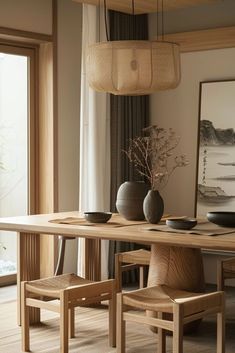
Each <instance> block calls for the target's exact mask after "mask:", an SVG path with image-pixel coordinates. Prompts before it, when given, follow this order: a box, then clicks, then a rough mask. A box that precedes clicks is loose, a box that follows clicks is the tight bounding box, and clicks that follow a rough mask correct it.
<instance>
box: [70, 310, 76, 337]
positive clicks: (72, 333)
mask: <svg viewBox="0 0 235 353" xmlns="http://www.w3.org/2000/svg"><path fill="white" fill-rule="evenodd" d="M74 337H75V308H71V309H69V338H74Z"/></svg>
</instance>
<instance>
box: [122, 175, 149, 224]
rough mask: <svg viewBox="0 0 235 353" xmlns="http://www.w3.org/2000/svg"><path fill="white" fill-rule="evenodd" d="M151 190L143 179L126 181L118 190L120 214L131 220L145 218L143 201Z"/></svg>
mask: <svg viewBox="0 0 235 353" xmlns="http://www.w3.org/2000/svg"><path fill="white" fill-rule="evenodd" d="M148 190H149V187H148V185H146V184H145V183H144V182H141V181H126V182H125V183H123V184H122V185H121V186H120V187H119V189H118V192H117V201H116V207H117V210H118V212H119V213H120V215H122V216H123V217H124V218H125V219H128V220H130V221H141V220H144V213H143V201H144V198H145V196H146V195H147V192H148Z"/></svg>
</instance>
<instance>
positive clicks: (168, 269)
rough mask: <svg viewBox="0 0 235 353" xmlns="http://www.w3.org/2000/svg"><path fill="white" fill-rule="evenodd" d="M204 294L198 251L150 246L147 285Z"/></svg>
mask: <svg viewBox="0 0 235 353" xmlns="http://www.w3.org/2000/svg"><path fill="white" fill-rule="evenodd" d="M157 284H166V285H167V286H169V287H171V288H177V289H183V290H188V291H190V292H204V291H205V281H204V271H203V263H202V255H201V250H200V249H193V248H183V247H176V246H166V245H152V247H151V259H150V267H149V277H148V285H149V286H153V285H157Z"/></svg>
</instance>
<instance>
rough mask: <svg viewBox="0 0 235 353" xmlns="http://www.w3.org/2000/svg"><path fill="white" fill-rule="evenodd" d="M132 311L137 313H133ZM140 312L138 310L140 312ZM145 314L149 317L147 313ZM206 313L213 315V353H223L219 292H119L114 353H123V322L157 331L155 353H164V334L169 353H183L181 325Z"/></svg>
mask: <svg viewBox="0 0 235 353" xmlns="http://www.w3.org/2000/svg"><path fill="white" fill-rule="evenodd" d="M133 308H134V309H137V310H135V311H133ZM140 310H142V312H141V313H140ZM149 311H151V315H149V314H148V313H149ZM165 313H167V315H165ZM169 313H170V314H171V315H169ZM209 314H217V350H216V351H215V352H216V353H225V333H224V330H225V324H224V293H223V292H214V293H206V294H204V293H191V292H186V291H183V290H178V289H174V288H170V287H168V286H165V285H159V286H153V287H147V288H142V289H139V290H136V291H133V292H128V293H119V294H118V306H117V353H125V340H126V334H125V330H126V322H127V321H130V322H136V323H141V324H146V325H150V326H152V327H153V328H157V329H158V331H157V332H158V350H157V352H158V353H166V331H171V332H173V353H183V327H184V325H186V324H188V323H190V322H192V321H195V320H199V319H201V318H203V317H205V316H207V315H209Z"/></svg>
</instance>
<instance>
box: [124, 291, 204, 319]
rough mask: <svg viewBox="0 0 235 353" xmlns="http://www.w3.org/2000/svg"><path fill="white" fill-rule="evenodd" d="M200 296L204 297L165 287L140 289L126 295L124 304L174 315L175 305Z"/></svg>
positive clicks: (199, 294)
mask: <svg viewBox="0 0 235 353" xmlns="http://www.w3.org/2000/svg"><path fill="white" fill-rule="evenodd" d="M200 296H204V294H201V293H191V292H186V291H183V290H178V289H173V288H169V287H167V286H164V285H163V286H154V287H147V288H143V289H139V290H136V291H134V292H133V293H132V292H130V293H125V294H124V296H123V303H124V304H126V305H129V306H133V307H138V308H139V309H143V310H154V311H160V312H165V313H172V312H173V304H174V303H176V302H178V303H179V302H181V301H185V300H187V298H188V299H192V298H194V297H195V298H196V297H197V298H198V297H200Z"/></svg>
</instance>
